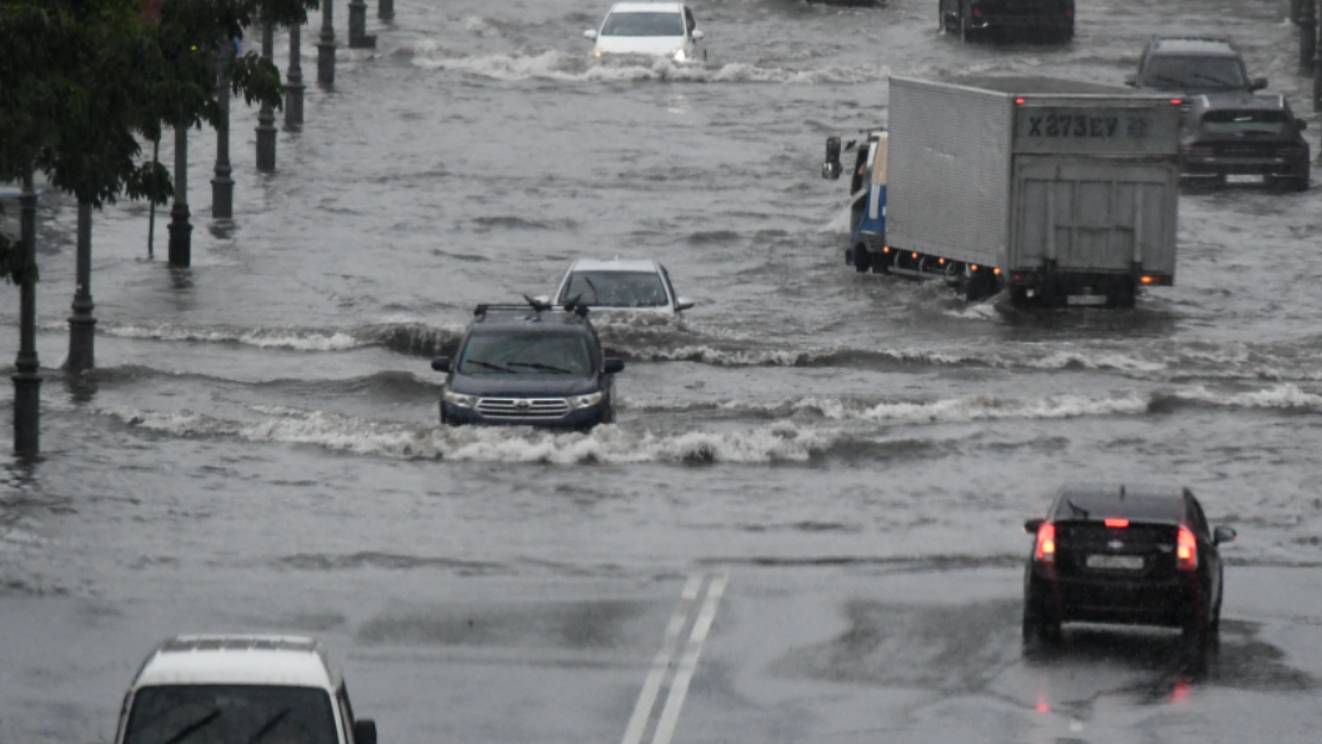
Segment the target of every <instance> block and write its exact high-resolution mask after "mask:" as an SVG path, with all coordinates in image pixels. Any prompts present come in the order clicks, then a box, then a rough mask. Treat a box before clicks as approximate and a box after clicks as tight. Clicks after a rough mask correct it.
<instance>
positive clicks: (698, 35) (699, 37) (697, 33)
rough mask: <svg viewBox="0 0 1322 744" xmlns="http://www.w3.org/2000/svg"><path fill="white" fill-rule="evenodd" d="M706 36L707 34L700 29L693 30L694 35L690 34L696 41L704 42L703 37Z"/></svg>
mask: <svg viewBox="0 0 1322 744" xmlns="http://www.w3.org/2000/svg"><path fill="white" fill-rule="evenodd" d="M706 35H707V34H704V33H703V32H702V29H700V28H695V29H693V33H691V34H689V36H690V37H691V38H692V39H693V40H694V41H702V37H704V36H706Z"/></svg>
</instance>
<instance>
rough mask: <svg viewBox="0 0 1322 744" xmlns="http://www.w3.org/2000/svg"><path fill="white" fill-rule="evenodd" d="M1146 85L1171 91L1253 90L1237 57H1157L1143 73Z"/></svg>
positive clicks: (1152, 59)
mask: <svg viewBox="0 0 1322 744" xmlns="http://www.w3.org/2000/svg"><path fill="white" fill-rule="evenodd" d="M1143 84H1144V85H1146V86H1147V87H1149V88H1155V89H1157V90H1169V91H1196V90H1203V91H1212V90H1241V89H1246V88H1248V87H1249V84H1248V80H1246V79H1245V77H1244V68H1243V66H1242V65H1240V63H1239V60H1237V59H1235V58H1234V57H1177V56H1167V55H1157V56H1153V57H1152V58H1151V59H1150V60H1149V61H1148V65H1147V69H1146V70H1145V71H1144V72H1143Z"/></svg>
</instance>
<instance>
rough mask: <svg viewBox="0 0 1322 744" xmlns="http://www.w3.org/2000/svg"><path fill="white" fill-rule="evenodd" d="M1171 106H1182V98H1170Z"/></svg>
mask: <svg viewBox="0 0 1322 744" xmlns="http://www.w3.org/2000/svg"><path fill="white" fill-rule="evenodd" d="M1171 105H1172V106H1183V105H1184V99H1183V98H1172V99H1171Z"/></svg>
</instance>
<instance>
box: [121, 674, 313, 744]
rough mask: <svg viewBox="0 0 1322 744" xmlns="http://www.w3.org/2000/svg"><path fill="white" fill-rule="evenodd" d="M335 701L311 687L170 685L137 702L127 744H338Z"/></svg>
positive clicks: (138, 696) (145, 691)
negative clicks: (333, 710) (333, 705)
mask: <svg viewBox="0 0 1322 744" xmlns="http://www.w3.org/2000/svg"><path fill="white" fill-rule="evenodd" d="M338 741H339V735H338V734H337V733H336V729H335V717H334V714H333V713H332V712H331V700H330V696H329V695H328V694H327V693H326V692H325V691H323V690H318V689H315V688H311V687H283V686H276V685H169V686H161V687H143V688H142V689H140V690H138V691H137V693H135V694H134V696H133V712H132V713H131V714H130V715H129V722H128V728H127V732H126V733H125V735H124V744H337V742H338Z"/></svg>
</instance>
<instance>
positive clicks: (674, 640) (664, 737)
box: [621, 573, 729, 744]
mask: <svg viewBox="0 0 1322 744" xmlns="http://www.w3.org/2000/svg"><path fill="white" fill-rule="evenodd" d="M728 581H729V576H728V575H726V574H724V573H722V574H716V575H711V576H702V575H698V574H695V575H693V576H690V577H689V580H688V581H687V582H686V583H685V584H684V590H683V592H681V593H680V599H679V606H678V607H676V608H675V613H674V614H673V615H671V617H670V622H669V623H668V624H667V625H666V634H665V638H664V639H663V640H662V642H661V650H660V651H659V652H657V655H656V658H655V659H653V661H652V669H651V671H649V672H648V673H647V678H646V679H645V680H644V681H643V689H642V691H641V692H640V693H639V694H638V702H637V703H635V704H634V707H633V715H631V716H630V717H629V725H628V727H627V728H625V730H624V739H622V740H621V744H641V743H642V742H643V741H647V742H649V744H670V739H671V737H672V736H674V734H675V726H676V725H678V723H679V712H680V709H681V708H682V707H683V706H684V698H685V696H687V695H688V692H689V683H690V682H692V680H693V673H694V672H695V671H696V670H697V668H698V658H699V657H700V656H701V655H702V644H703V643H704V642H705V641H706V640H707V634H708V633H709V632H711V626H712V621H714V620H715V619H716V606H717V605H718V604H720V601H721V595H722V594H723V593H725V585H726V583H727V582H728ZM704 590H705V591H704ZM704 594H705V596H704ZM699 599H701V603H699V602H698V601H696V600H699ZM695 612H696V615H695V614H694V613H695ZM686 627H689V628H691V629H690V631H689V638H688V642H687V643H686V644H684V648H683V649H682V653H683V655H682V656H680V653H681V649H680V639H681V638H682V637H683V633H684V629H685V628H686ZM667 677H669V678H670V679H669V683H668V684H667V683H666V678H667ZM662 687H666V688H667V689H668V692H667V694H666V699H665V703H664V705H663V707H662V708H661V712H660V716H659V718H657V720H656V724H655V726H654V727H651V734H652V735H651V737H650V738H644V737H645V735H646V734H647V732H648V729H649V725H650V724H651V723H652V719H653V713H654V711H655V709H656V700H657V696H658V694H659V693H660V692H661V688H662Z"/></svg>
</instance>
